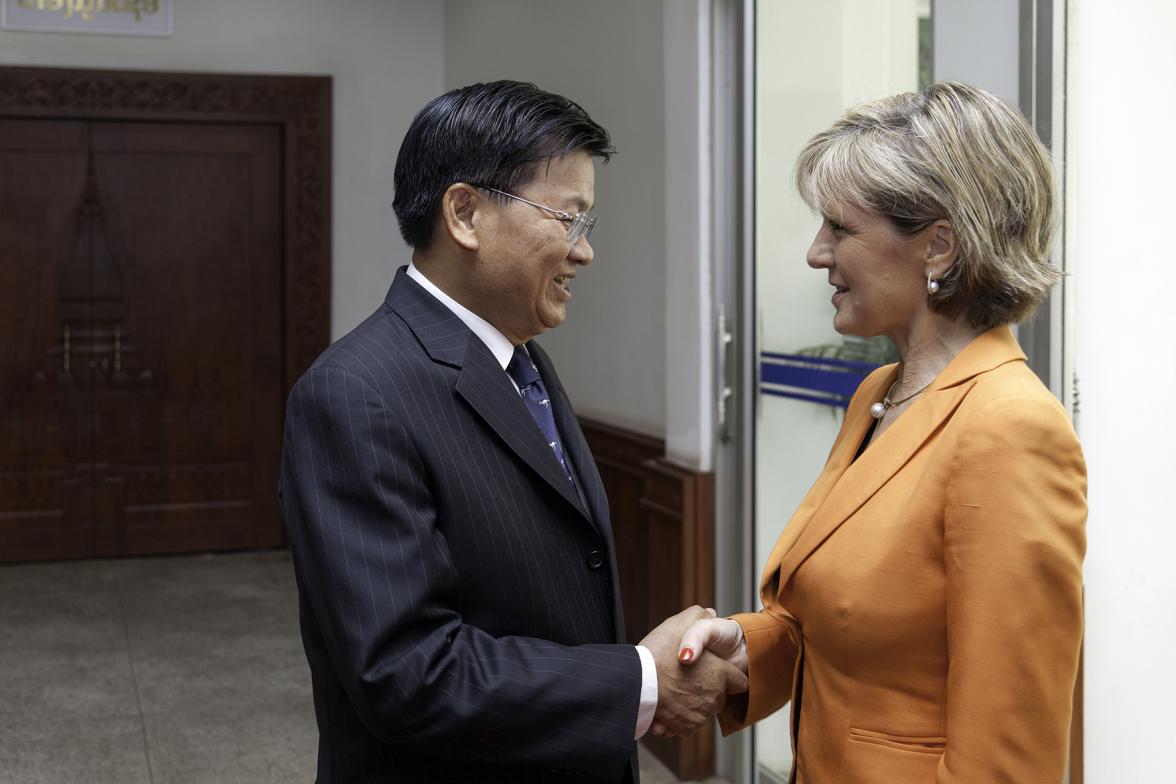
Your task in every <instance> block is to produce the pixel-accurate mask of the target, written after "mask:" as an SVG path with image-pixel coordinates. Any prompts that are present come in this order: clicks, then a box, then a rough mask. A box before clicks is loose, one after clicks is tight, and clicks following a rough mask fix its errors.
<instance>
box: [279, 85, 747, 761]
mask: <svg viewBox="0 0 1176 784" xmlns="http://www.w3.org/2000/svg"><path fill="white" fill-rule="evenodd" d="M611 152H612V147H611V143H610V140H609V136H608V133H607V132H606V131H605V130H604V128H602V127H601V126H599V125H598V124H596V123H595V122H593V121H592V120H591V118H589V116H588V115H587V114H586V113H585V112H584V110H583V109H581V108H580V107H579V106H578V105H576V104H575V103H573V102H571V101H569V100H567V99H566V98H562V97H560V96H557V95H552V94H550V93H546V92H543V91H541V90H539V89H538V88H536V87H535V86H534V85H530V84H521V83H517V82H496V83H493V84H479V85H473V86H470V87H466V88H462V89H459V90H454V91H452V92H450V93H447V94H446V95H443V96H441V97H440V98H437V99H435V100H434V101H432V102H431V103H430V104H429V105H428V106H426V107H425V108H424V109H423V110H422V111H421V113H420V114H419V115H418V116H417V117H416V119H415V120H414V121H413V124H412V126H411V128H410V129H409V131H408V134H407V135H406V137H405V139H404V142H403V144H402V145H401V148H400V155H399V158H398V160H397V163H396V175H395V176H396V200H395V204H394V207H395V210H396V216H397V219H398V220H399V223H400V229H401V233H402V234H403V236H404V238H405V240H406V241H407V243H408V244H409V245H411V246H412V247H413V255H412V263H411V264H410V265H409V266H408V267H407V268H402V269H401V270H400V271H399V272H398V273H397V274H396V278H395V280H394V281H393V283H392V287H391V289H390V290H389V292H388V296H387V298H386V300H385V302H384V304H383V305H382V306H381V307H380V308H379V309H378V310H377V311H376V312H375V313H373V314H372V315H371V316H370V317H369V318H368V319H367V320H366V321H365V322H363V323H362V324H361V325H360V326H359V327H357V328H356V329H355V330H354V331H353V332H351V333H350V334H349V335H347V336H346V337H344V338H343V339H341V340H339V341H338V342H337V343H335V344H334V345H333V346H331V347H330V348H329V349H327V351H326V352H324V353H323V355H322V356H321V357H319V359H318V360H317V361H316V362H315V364H314V366H313V367H312V368H311V369H310V370H309V371H307V373H306V374H305V375H304V376H303V377H302V378H301V379H300V380H299V382H298V384H297V385H296V386H295V388H294V390H293V392H292V393H291V396H290V400H289V405H288V410H287V417H286V430H285V447H284V455H283V467H282V478H281V487H280V496H281V504H282V513H283V516H284V518H285V520H286V525H287V528H288V530H289V534H290V544H291V547H292V550H293V554H294V565H295V570H296V574H297V578H298V586H299V595H300V601H301V623H302V636H303V642H304V644H305V647H306V655H307V659H308V661H309V663H310V668H311V675H312V680H313V684H314V702H315V714H316V716H317V718H318V724H319V733H320V740H319V761H318V781H319V782H320V784H328V783H329V784H336V783H339V782H414V781H421V782H424V781H428V782H451V781H453V782H465V781H469V782H512V783H515V782H527V781H562V780H565V779H566V780H582V779H589V780H600V781H612V782H616V781H633V780H635V779H636V765H635V762H634V754H633V752H634V744H635V739H636V738H637V737H639V736H640V735H641V734H642V733H644V732H645V731H646V730H647V729H648V727H649V726H650V724H651V722H653V721H654V719H655V718H656V720H657V722H658V724H660V725H662V726H664V727H665V728H666V729H667V730H668V731H671V732H678V733H683V732H691V731H693V730H694V729H696V728H697V727H698V726H700V725H701V724H702V723H703V722H704V721H709V717H710V715H712V714H713V713H714V712H715V710H717V708H718V707H720V706H721V704H722V703H723V701H724V699H725V695H726V694H727V693H728V692H734V691H741V690H743V689H745V688H746V679H745V678H744V676H743V675H742V673H740V672H739V671H738V670H737V669H735V668H734V667H733V666H731V665H730V664H728V663H727V662H724V661H722V660H720V659H718V658H715V657H714V656H713V655H712V654H705V655H704V657H703V660H701V661H699V662H698V664H696V665H695V667H693V668H689V669H688V668H683V667H679V666H678V664H677V662H676V661H675V659H674V657H675V655H676V653H677V647H678V640H679V638H680V636H681V634H682V632H683V631H684V630H685V628H686V627H687V626H688V625H689V624H690V622H692V621H693V620H694V619H696V618H698V617H702V616H703V615H704V614H705V613H704V611H703V610H702V609H700V608H697V607H695V608H691V609H690V610H686V611H683V612H682V613H680V614H678V615H676V616H674V617H672V618H670V619H668V620H667V621H666V622H664V623H663V624H662V625H661V626H659V627H658V628H657V629H655V630H654V631H653V632H651V633H650V635H649V636H648V637H646V638H645V640H643V641H642V643H641V645H640V646H633V645H624V644H622V632H621V629H622V628H623V627H622V618H621V605H620V596H619V589H618V583H617V568H616V559H615V554H614V550H613V539H612V531H611V529H610V525H609V516H608V506H607V502H606V499H605V496H604V491H603V487H602V486H601V482H600V477H599V475H598V473H597V471H596V467H595V465H594V464H593V461H592V456H591V455H590V453H589V451H588V447H587V444H586V443H585V441H584V437H583V434H582V433H581V431H580V428H579V425H578V424H577V422H576V418H575V415H574V413H573V411H572V407H571V404H570V402H569V401H568V398H567V395H566V394H565V393H564V390H563V387H562V386H561V385H560V382H559V377H558V376H557V375H556V373H555V368H554V367H553V366H552V364H551V361H550V359H549V358H548V357H547V355H546V354H545V353H544V352H543V351H542V349H540V348H539V346H538V345H537V344H536V343H535V342H534V341H533V338H534V337H535V336H536V335H538V334H540V333H542V332H544V331H545V330H547V329H550V328H552V327H555V326H558V325H559V324H560V323H562V322H563V320H564V317H565V312H566V308H567V305H568V302H569V301H570V300H571V296H572V295H571V282H572V279H573V278H574V277H575V276H576V274H577V273H578V272H579V271H580V270H581V269H582V268H583V267H585V266H587V265H588V264H589V263H590V262H591V261H592V248H591V245H590V244H589V234H590V233H591V231H592V228H593V225H594V223H595V218H593V217H592V216H590V215H589V211H590V210H591V208H592V206H593V202H594V198H595V197H594V179H595V163H594V158H602V159H604V160H607V159H608V156H609V154H610V153H611Z"/></svg>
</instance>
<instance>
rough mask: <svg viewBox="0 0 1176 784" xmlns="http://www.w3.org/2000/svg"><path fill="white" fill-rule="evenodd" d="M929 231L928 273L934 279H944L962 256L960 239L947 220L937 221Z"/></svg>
mask: <svg viewBox="0 0 1176 784" xmlns="http://www.w3.org/2000/svg"><path fill="white" fill-rule="evenodd" d="M928 229H929V230H930V235H929V236H928V239H927V272H929V273H930V274H931V277H932V278H942V277H943V276H944V275H946V274H947V271H948V270H949V269H951V266H952V265H953V264H955V262H956V259H957V258H958V257H959V255H960V245H959V238H958V237H956V233H955V228H953V227H952V225H951V221H949V220H947V219H942V218H941V219H940V220H937V221H935V222H934V223H932V224H931V225H930V226H929V227H928Z"/></svg>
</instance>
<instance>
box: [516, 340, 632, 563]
mask: <svg viewBox="0 0 1176 784" xmlns="http://www.w3.org/2000/svg"><path fill="white" fill-rule="evenodd" d="M527 350H528V351H529V352H530V353H531V358H532V359H534V360H535V365H536V366H537V367H538V368H539V375H541V376H542V377H543V383H544V384H546V385H547V391H548V393H549V394H550V395H551V405H552V414H553V415H554V417H555V426H556V428H557V429H558V430H559V434H560V437H561V439H562V440H563V447H564V457H565V459H568V460H570V461H571V463H572V470H573V471H574V472H575V475H576V478H577V480H579V482H580V489H581V490H583V492H584V498H585V499H586V500H587V502H588V511H589V512H591V514H592V519H593V521H595V522H596V524H597V527H598V528H600V529H601V532H602V533H604V535H605V536H606V537H607V538H608V539H609V543H610V546H611V543H612V532H611V530H610V527H609V524H608V520H609V516H608V498H607V497H606V496H605V494H604V483H603V482H602V481H601V479H600V472H599V471H598V470H597V468H596V461H595V460H593V459H592V452H591V450H590V449H589V448H588V442H587V441H586V440H585V438H584V432H583V431H582V430H581V429H580V422H579V421H578V420H577V419H576V412H575V411H574V410H573V408H572V404H571V401H570V400H569V399H568V396H567V393H566V392H564V388H563V384H561V383H560V381H559V376H558V375H557V374H556V372H555V367H554V366H553V365H552V364H551V360H550V359H549V358H548V356H547V352H545V351H544V350H543V349H542V348H540V347H539V345H538V344H536V343H535V342H534V341H532V342H530V343H528V344H527Z"/></svg>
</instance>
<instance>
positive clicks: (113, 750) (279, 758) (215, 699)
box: [0, 552, 718, 784]
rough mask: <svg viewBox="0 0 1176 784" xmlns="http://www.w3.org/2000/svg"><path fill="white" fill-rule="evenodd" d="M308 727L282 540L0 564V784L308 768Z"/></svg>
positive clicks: (649, 779)
mask: <svg viewBox="0 0 1176 784" xmlns="http://www.w3.org/2000/svg"><path fill="white" fill-rule="evenodd" d="M317 738H318V733H317V730H316V728H315V723H314V713H313V707H312V704H311V698H310V673H309V671H308V669H307V666H306V660H305V658H304V657H303V654H302V642H301V640H300V639H299V636H298V599H297V594H296V591H295V587H294V576H293V571H292V568H291V565H290V559H289V555H288V554H287V553H285V552H269V553H247V554H239V555H217V556H212V555H205V556H185V557H177V558H143V559H126V560H108V561H77V562H72V563H62V564H36V565H21V566H4V567H0V784H75V783H76V784H228V783H229V782H231V783H232V784H271V783H272V784H291V782H309V781H312V780H313V778H314V760H315V746H316V743H317ZM641 768H642V781H643V783H644V784H669V783H670V782H674V781H676V779H675V778H674V777H673V776H672V775H671V774H670V773H669V772H668V771H667V770H666V769H665V768H664V767H662V766H661V765H660V763H658V762H657V760H656V759H654V758H653V757H652V756H649V755H648V754H645V753H644V751H643V754H642V765H641ZM712 781H716V782H717V781H718V780H717V779H715V780H712Z"/></svg>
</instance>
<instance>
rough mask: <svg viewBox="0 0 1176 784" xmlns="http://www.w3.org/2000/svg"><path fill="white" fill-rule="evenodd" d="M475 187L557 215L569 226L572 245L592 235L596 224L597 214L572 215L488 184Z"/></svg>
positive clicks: (568, 237) (579, 213) (569, 240)
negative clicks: (581, 238)
mask: <svg viewBox="0 0 1176 784" xmlns="http://www.w3.org/2000/svg"><path fill="white" fill-rule="evenodd" d="M474 187H475V188H477V189H478V190H482V191H490V192H491V193H497V194H498V195H499V196H505V197H507V198H508V199H514V200H515V201H521V202H523V203H524V204H530V205H531V206H532V207H538V208H539V209H541V210H543V211H544V212H549V213H551V214H552V215H553V216H555V218H556V219H558V220H561V221H563V223H564V224H565V225H566V226H567V227H568V236H567V240H568V242H570V243H571V244H572V245H575V244H576V243H577V242H578V241H579V239H580V237H583V238H584V239H588V238H589V237H591V236H592V228H593V227H594V226H596V216H595V215H589V214H588V213H586V212H577V213H576V214H575V215H572V214H571V213H570V212H564V211H563V210H557V209H553V208H551V207H546V206H544V205H542V204H539V203H537V202H533V201H531V200H529V199H524V198H523V197H522V196H515V195H514V194H513V193H507V192H506V191H500V190H498V189H497V188H491V187H489V186H488V185H475V186H474Z"/></svg>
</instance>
